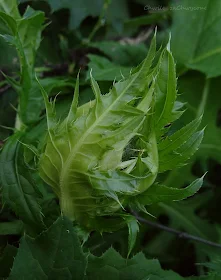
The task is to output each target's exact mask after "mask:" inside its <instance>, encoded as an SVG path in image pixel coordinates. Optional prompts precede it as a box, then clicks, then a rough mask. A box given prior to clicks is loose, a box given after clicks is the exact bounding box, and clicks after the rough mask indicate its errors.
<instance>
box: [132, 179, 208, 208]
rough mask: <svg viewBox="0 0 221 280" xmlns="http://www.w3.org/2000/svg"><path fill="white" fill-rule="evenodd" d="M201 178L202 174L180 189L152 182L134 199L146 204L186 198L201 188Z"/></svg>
mask: <svg viewBox="0 0 221 280" xmlns="http://www.w3.org/2000/svg"><path fill="white" fill-rule="evenodd" d="M203 178H204V176H203V177H201V178H199V179H197V180H195V181H194V182H192V183H191V184H190V185H189V186H187V187H185V188H182V189H177V188H171V187H167V186H164V185H160V184H154V185H152V186H151V187H150V188H149V189H148V190H147V191H145V192H144V193H142V194H141V195H138V196H137V197H136V200H135V201H136V203H138V204H141V205H148V204H153V203H158V202H171V201H177V200H183V199H186V198H187V197H189V196H192V195H194V194H195V193H196V192H197V191H198V190H199V189H200V188H201V186H202V184H203Z"/></svg>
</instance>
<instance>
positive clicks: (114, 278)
mask: <svg viewBox="0 0 221 280" xmlns="http://www.w3.org/2000/svg"><path fill="white" fill-rule="evenodd" d="M104 278H105V279H108V280H130V279H134V280H140V279H145V280H147V279H150V280H181V279H184V278H182V277H181V276H179V275H178V274H176V273H175V272H172V271H166V270H163V269H162V268H161V267H160V264H159V262H158V261H157V260H148V259H146V258H145V256H144V255H143V254H142V253H139V254H137V255H135V256H134V257H133V258H131V259H124V258H122V257H121V255H120V254H119V253H117V252H116V251H115V250H114V249H112V248H111V249H109V250H108V251H106V252H105V253H104V254H103V255H102V256H101V257H95V256H93V255H89V259H88V269H87V276H86V279H87V280H92V279H104Z"/></svg>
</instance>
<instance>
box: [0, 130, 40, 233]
mask: <svg viewBox="0 0 221 280" xmlns="http://www.w3.org/2000/svg"><path fill="white" fill-rule="evenodd" d="M21 136H22V133H20V132H18V133H16V134H14V135H13V136H11V137H10V138H9V139H8V140H7V142H6V144H5V145H4V147H3V150H2V151H1V154H0V186H1V187H2V195H3V201H4V203H6V204H7V205H9V206H10V207H11V208H12V209H13V211H14V212H15V213H16V214H17V215H18V216H19V217H20V218H21V219H22V221H23V222H24V223H25V225H26V226H27V228H28V229H29V230H31V231H37V232H38V231H39V230H41V228H42V227H43V222H42V214H41V208H40V205H39V198H40V196H39V193H38V192H37V193H36V186H35V183H34V181H33V178H32V176H31V172H30V170H29V169H28V167H27V166H26V165H25V164H24V161H23V159H22V153H21V152H22V150H21V144H20V139H21Z"/></svg>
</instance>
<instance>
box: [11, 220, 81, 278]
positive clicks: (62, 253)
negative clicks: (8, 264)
mask: <svg viewBox="0 0 221 280" xmlns="http://www.w3.org/2000/svg"><path fill="white" fill-rule="evenodd" d="M85 268H86V257H85V256H84V254H83V252H82V250H81V246H80V243H79V241H78V237H77V235H76V233H75V231H74V228H73V225H72V223H71V222H70V221H69V220H68V219H66V218H64V217H59V218H58V219H57V220H56V221H55V222H54V224H53V225H52V226H51V227H50V228H49V229H48V230H47V231H44V232H43V233H41V234H40V235H39V236H38V237H37V238H36V239H32V238H31V237H29V236H28V235H26V236H24V237H23V239H22V241H21V244H20V247H19V249H18V254H17V256H16V258H15V261H14V264H13V268H12V271H11V274H10V277H9V279H18V278H20V279H33V276H34V277H35V279H48V280H49V279H51V280H56V279H70V280H71V279H76V280H82V279H84V274H85Z"/></svg>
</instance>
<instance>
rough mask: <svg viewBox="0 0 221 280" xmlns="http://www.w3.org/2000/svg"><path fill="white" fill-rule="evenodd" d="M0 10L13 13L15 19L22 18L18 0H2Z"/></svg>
mask: <svg viewBox="0 0 221 280" xmlns="http://www.w3.org/2000/svg"><path fill="white" fill-rule="evenodd" d="M0 11H2V12H4V13H6V14H8V15H11V16H12V17H13V18H15V19H20V14H19V11H18V5H17V0H2V1H1V3H0Z"/></svg>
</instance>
